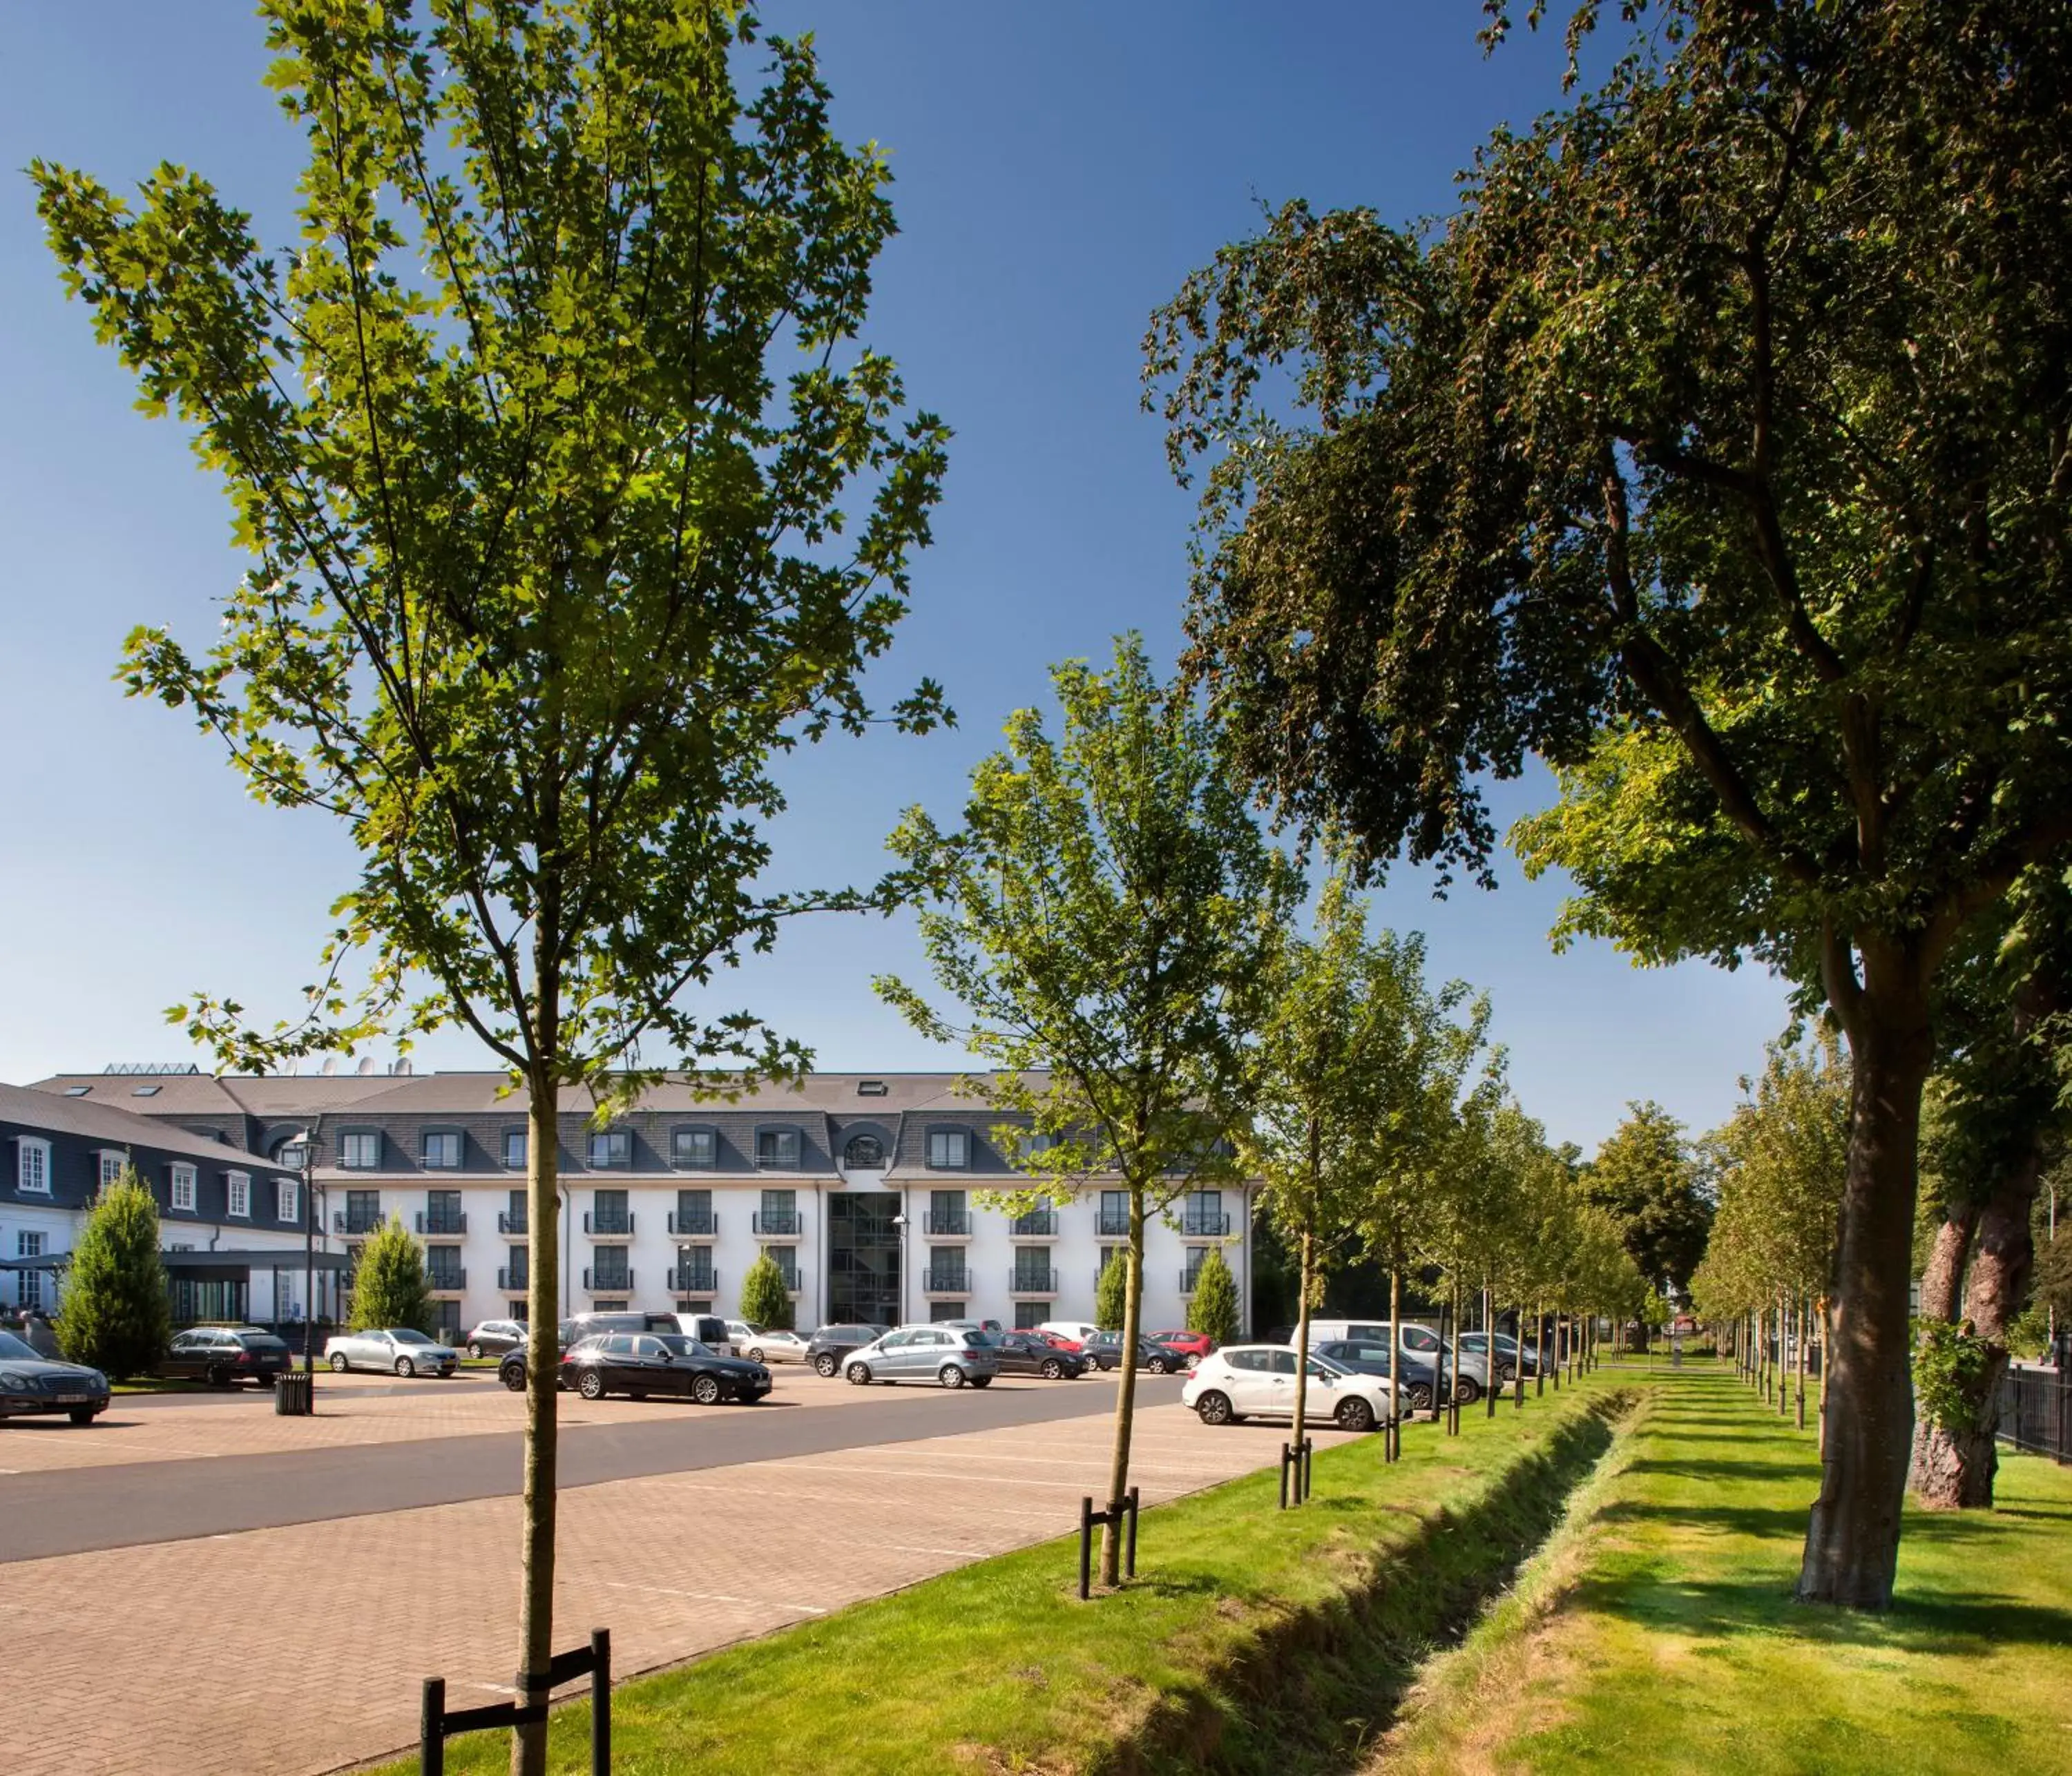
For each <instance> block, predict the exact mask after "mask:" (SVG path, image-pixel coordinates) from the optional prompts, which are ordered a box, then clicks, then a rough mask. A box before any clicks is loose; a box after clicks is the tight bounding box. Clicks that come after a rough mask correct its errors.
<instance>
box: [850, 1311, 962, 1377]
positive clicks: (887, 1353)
mask: <svg viewBox="0 0 2072 1776" xmlns="http://www.w3.org/2000/svg"><path fill="white" fill-rule="evenodd" d="M1000 1335H1001V1334H998V1333H993V1332H976V1331H973V1330H970V1329H969V1328H968V1327H965V1326H938V1325H932V1324H931V1325H927V1326H895V1327H894V1329H893V1330H891V1331H890V1332H888V1333H886V1334H885V1336H884V1337H883V1338H875V1339H874V1340H872V1342H870V1343H869V1344H866V1345H864V1346H861V1348H860V1349H857V1350H852V1351H851V1352H850V1353H849V1355H848V1357H847V1358H846V1359H844V1361H843V1363H842V1373H843V1374H844V1375H846V1376H848V1377H849V1380H850V1381H851V1382H852V1383H853V1384H854V1385H855V1386H857V1387H868V1386H869V1385H870V1383H872V1382H874V1381H886V1382H898V1381H932V1382H934V1383H937V1384H938V1385H939V1386H940V1387H950V1388H956V1387H964V1386H966V1385H967V1384H968V1385H970V1386H971V1387H991V1386H992V1385H993V1377H994V1376H995V1375H998V1374H999V1373H1000V1346H998V1345H997V1344H996V1343H994V1342H993V1340H994V1339H995V1338H998V1337H999V1336H1000Z"/></svg>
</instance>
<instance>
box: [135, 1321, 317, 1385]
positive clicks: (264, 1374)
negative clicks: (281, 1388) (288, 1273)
mask: <svg viewBox="0 0 2072 1776" xmlns="http://www.w3.org/2000/svg"><path fill="white" fill-rule="evenodd" d="M294 1366H295V1359H294V1356H293V1355H291V1354H290V1351H289V1350H288V1346H287V1345H286V1342H283V1341H282V1340H281V1339H279V1338H275V1337H274V1336H273V1334H272V1333H270V1332H262V1331H261V1330H260V1329H259V1328H258V1327H257V1326H189V1327H188V1328H187V1330H186V1331H184V1332H176V1333H175V1334H173V1342H171V1344H169V1345H167V1346H166V1354H165V1355H163V1356H162V1357H161V1358H159V1359H158V1362H157V1363H155V1364H154V1366H153V1367H152V1370H151V1373H152V1374H153V1375H162V1376H164V1377H166V1379H169V1380H180V1379H185V1380H188V1381H205V1382H207V1383H208V1384H209V1386H210V1387H236V1385H237V1384H238V1383H240V1381H249V1382H250V1383H252V1384H253V1386H254V1387H272V1386H273V1383H275V1382H276V1381H277V1380H278V1379H280V1377H281V1376H282V1374H283V1373H285V1372H286V1371H288V1370H290V1369H292V1368H294Z"/></svg>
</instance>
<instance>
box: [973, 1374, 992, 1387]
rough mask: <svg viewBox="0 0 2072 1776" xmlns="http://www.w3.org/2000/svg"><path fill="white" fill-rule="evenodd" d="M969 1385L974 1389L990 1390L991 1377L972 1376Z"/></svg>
mask: <svg viewBox="0 0 2072 1776" xmlns="http://www.w3.org/2000/svg"><path fill="white" fill-rule="evenodd" d="M971 1384H972V1387H991V1386H992V1385H993V1377H992V1376H990V1375H973V1376H972V1378H971Z"/></svg>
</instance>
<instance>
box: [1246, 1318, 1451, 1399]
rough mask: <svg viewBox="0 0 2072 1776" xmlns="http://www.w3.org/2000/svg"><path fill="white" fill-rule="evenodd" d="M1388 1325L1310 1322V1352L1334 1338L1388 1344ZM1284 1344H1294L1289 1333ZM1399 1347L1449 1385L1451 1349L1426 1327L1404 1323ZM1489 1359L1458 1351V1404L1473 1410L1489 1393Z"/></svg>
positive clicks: (1335, 1321) (1356, 1322) (1363, 1321)
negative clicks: (1443, 1375)
mask: <svg viewBox="0 0 2072 1776" xmlns="http://www.w3.org/2000/svg"><path fill="white" fill-rule="evenodd" d="M1388 1334H1389V1323H1388V1322H1387V1321H1386V1320H1312V1321H1310V1322H1309V1348H1310V1349H1311V1350H1314V1349H1316V1347H1317V1346H1318V1345H1320V1344H1328V1343H1330V1342H1331V1341H1332V1340H1333V1339H1334V1338H1358V1339H1363V1340H1365V1341H1366V1342H1369V1343H1380V1344H1386V1343H1387V1342H1388ZM1286 1342H1293V1334H1292V1333H1291V1334H1289V1338H1288V1340H1287V1341H1286ZM1402 1344H1403V1350H1404V1355H1406V1356H1412V1357H1421V1358H1423V1359H1424V1360H1425V1361H1426V1362H1427V1363H1437V1364H1438V1365H1439V1367H1441V1368H1443V1369H1445V1371H1446V1372H1447V1376H1448V1379H1449V1383H1450V1381H1451V1378H1452V1374H1453V1345H1452V1344H1451V1343H1449V1342H1442V1341H1441V1338H1440V1337H1439V1334H1437V1333H1436V1332H1434V1331H1433V1330H1432V1328H1431V1327H1430V1326H1420V1325H1419V1324H1418V1323H1417V1322H1416V1321H1415V1320H1405V1321H1404V1322H1403V1331H1402ZM1489 1384H1490V1376H1489V1363H1488V1359H1486V1358H1485V1357H1483V1356H1482V1355H1479V1354H1478V1353H1476V1352H1474V1351H1470V1350H1468V1349H1466V1347H1465V1346H1463V1347H1462V1349H1461V1404H1462V1405H1463V1406H1472V1405H1474V1403H1475V1402H1476V1401H1477V1400H1480V1399H1481V1398H1482V1396H1483V1394H1484V1393H1486V1392H1487V1391H1488V1389H1489Z"/></svg>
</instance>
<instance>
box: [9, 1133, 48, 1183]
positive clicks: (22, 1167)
mask: <svg viewBox="0 0 2072 1776" xmlns="http://www.w3.org/2000/svg"><path fill="white" fill-rule="evenodd" d="M14 1187H15V1188H16V1189H17V1190H24V1191H27V1193H28V1194H30V1195H31V1196H48V1195H49V1194H51V1144H50V1143H49V1142H48V1141H35V1140H32V1139H31V1138H30V1137H28V1136H27V1135H24V1136H23V1137H22V1145H21V1149H20V1151H19V1153H18V1154H17V1155H16V1157H15V1160H14Z"/></svg>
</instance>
